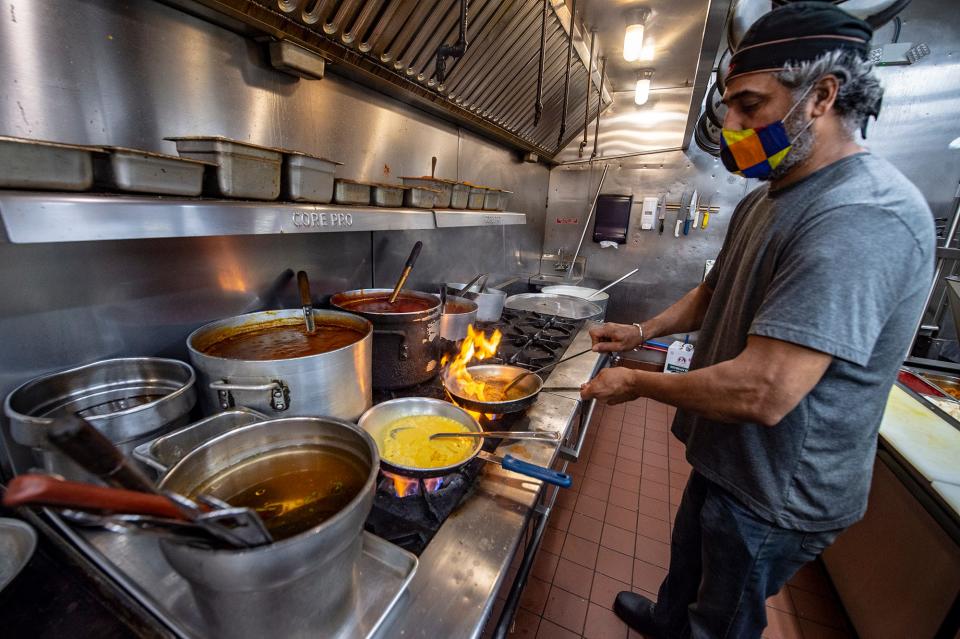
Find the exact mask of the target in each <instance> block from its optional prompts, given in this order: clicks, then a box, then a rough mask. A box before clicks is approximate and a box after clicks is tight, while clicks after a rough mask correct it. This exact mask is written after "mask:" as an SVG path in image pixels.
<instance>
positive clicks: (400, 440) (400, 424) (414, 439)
mask: <svg viewBox="0 0 960 639" xmlns="http://www.w3.org/2000/svg"><path fill="white" fill-rule="evenodd" d="M465 432H469V429H467V427H466V426H464V425H463V424H461V423H460V422H458V421H456V420H453V419H450V418H449V417H442V416H440V415H409V416H407V417H401V418H400V419H397V420H395V421H393V422H391V423H390V424H389V425H388V426H387V427H386V428H385V429H384V436H383V441H381V442H379V444H380V456H381V457H383V459H384V460H386V461H388V462H390V463H391V464H396V465H398V466H407V467H409V468H424V469H429V468H442V467H444V466H452V465H453V464H456V463H459V462H462V461H463V460H465V459H467V458H468V457H469V456H470V455H471V454H472V453H473V451H474V448H475V447H476V445H477V440H476V439H474V438H473V437H442V438H438V439H430V435H433V434H434V433H465Z"/></svg>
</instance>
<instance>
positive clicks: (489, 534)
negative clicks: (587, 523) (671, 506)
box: [376, 322, 604, 639]
mask: <svg viewBox="0 0 960 639" xmlns="http://www.w3.org/2000/svg"><path fill="white" fill-rule="evenodd" d="M594 325H595V324H594V323H592V322H587V324H586V325H585V326H584V327H583V328H582V329H581V330H580V332H579V333H578V334H577V337H576V338H575V339H574V341H573V342H572V343H571V344H570V346H569V347H568V349H567V352H577V351H578V350H583V349H584V348H587V347H588V346H589V344H590V336H589V335H588V333H587V332H588V330H589V328H590V327H591V326H594ZM603 361H604V360H603V359H602V358H601V357H600V356H599V355H597V354H593V353H590V354H587V355H583V356H581V357H578V358H576V359H574V360H571V361H569V362H565V363H563V364H561V365H560V366H558V367H557V368H556V370H555V371H554V372H553V373H552V374H551V375H550V378H549V380H548V381H547V386H548V387H556V386H579V385H580V384H582V383H583V382H586V381H587V380H589V379H590V378H591V377H592V376H593V374H594V373H595V371H596V369H597V368H598V367H600V366H602V365H603ZM580 408H581V402H580V401H579V395H578V394H577V393H575V392H559V393H553V392H543V393H541V394H540V397H539V398H538V399H537V403H536V404H534V405H533V407H532V408H530V409H529V410H528V411H527V414H526V415H525V417H524V418H523V420H524V422H523V423H521V424H518V425H517V426H518V428H517V429H518V430H523V429H529V430H537V431H549V432H558V433H561V434H563V435H564V436H567V437H569V436H571V435H573V434H574V433H573V432H572V431H573V430H575V426H576V424H577V423H578V417H577V416H578V414H579V412H580ZM576 434H577V435H579V433H576ZM507 453H509V454H512V455H514V456H515V457H520V458H522V459H525V460H527V461H531V462H533V463H535V464H540V465H544V466H550V465H553V464H555V463H556V462H557V461H558V458H559V456H560V448H559V447H558V446H556V445H555V444H548V443H541V442H530V441H525V442H515V443H513V444H510V445H501V446H500V447H499V448H498V449H497V454H498V455H504V454H507ZM543 489H544V485H543V484H542V483H541V482H539V481H537V480H534V479H529V478H526V477H522V476H520V475H517V474H515V473H512V472H510V471H505V470H502V469H501V468H499V467H498V466H494V465H487V467H486V468H485V469H484V472H483V474H482V475H481V476H480V481H479V486H478V487H477V488H476V491H475V492H474V494H473V495H472V496H471V497H470V498H469V499H468V500H467V501H466V503H464V504H463V505H462V506H461V507H460V508H459V509H458V510H456V511H455V512H454V513H453V514H452V515H451V516H450V517H449V518H448V519H447V520H446V522H444V524H443V526H442V527H441V528H440V530H439V531H438V532H437V534H436V536H435V537H434V538H433V539H432V540H431V541H430V543H429V545H428V546H427V548H426V550H425V551H424V552H423V554H421V555H420V566H419V568H418V569H417V574H416V575H415V576H414V578H413V581H411V582H410V586H409V588H408V590H407V593H406V594H405V595H404V596H403V597H401V599H400V601H399V602H397V604H396V606H395V607H394V609H393V611H392V612H391V613H390V615H389V616H388V617H387V619H386V620H385V622H384V623H383V625H382V626H381V628H380V630H379V632H378V634H377V635H376V636H377V637H378V638H383V639H386V638H387V637H390V638H394V637H404V638H410V637H427V638H429V639H437V638H445V637H457V638H458V639H459V638H467V637H479V636H480V633H481V632H482V631H483V627H484V625H485V623H486V622H487V618H488V616H489V615H490V612H491V610H492V609H493V604H494V599H495V598H496V595H497V592H498V591H499V589H500V587H501V585H502V583H503V581H504V579H505V577H506V575H507V572H508V568H509V566H510V562H511V560H512V558H513V555H514V552H515V550H516V548H517V546H518V544H520V543H521V541H522V540H523V536H524V529H525V527H526V525H527V522H528V521H529V519H530V517H531V515H532V513H533V512H534V511H533V508H534V506H535V505H536V503H537V500H538V497H539V496H540V494H541V491H542V490H543Z"/></svg>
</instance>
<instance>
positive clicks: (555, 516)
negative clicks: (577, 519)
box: [547, 506, 573, 532]
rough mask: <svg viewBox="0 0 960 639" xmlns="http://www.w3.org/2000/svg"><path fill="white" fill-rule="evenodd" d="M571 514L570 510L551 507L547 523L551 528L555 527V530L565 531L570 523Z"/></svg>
mask: <svg viewBox="0 0 960 639" xmlns="http://www.w3.org/2000/svg"><path fill="white" fill-rule="evenodd" d="M572 516H573V511H572V510H570V509H568V508H560V507H559V506H554V507H553V508H552V509H550V519H548V520H547V525H548V526H549V527H551V528H556V529H557V530H560V531H564V532H565V531H566V530H567V526H569V525H570V517H572Z"/></svg>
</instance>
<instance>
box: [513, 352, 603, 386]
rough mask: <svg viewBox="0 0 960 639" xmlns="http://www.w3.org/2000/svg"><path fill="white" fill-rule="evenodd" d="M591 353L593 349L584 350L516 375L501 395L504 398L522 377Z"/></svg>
mask: <svg viewBox="0 0 960 639" xmlns="http://www.w3.org/2000/svg"><path fill="white" fill-rule="evenodd" d="M592 352H593V349H592V348H588V349H587V350H585V351H580V352H579V353H575V354H573V355H571V356H569V357H564V358H563V359H561V360H558V361H556V362H554V363H553V364H547V365H546V366H541V367H540V368H537V369H534V370H532V371H526V372H524V373H520V374H519V375H517V376H516V377H514V378H513V379H512V380H510V383H509V384H507V385H506V386H505V387H504V388H503V391H502V392H503V395H504V397H506V395H507V391H508V390H510V389H511V388H513V387H514V386H515V385H516V383H517V382H519V381H520V380H521V379H523V378H524V377H527V376H528V375H534V374H536V373H540V372H542V371H545V370H547V369H550V368H553V367H554V366H557V365H559V364H563V363H564V362H567V361H570V360H571V359H573V358H574V357H580V356H581V355H586V354H587V353H592Z"/></svg>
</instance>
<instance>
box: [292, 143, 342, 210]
mask: <svg viewBox="0 0 960 639" xmlns="http://www.w3.org/2000/svg"><path fill="white" fill-rule="evenodd" d="M279 150H280V151H282V152H283V172H282V175H281V180H280V186H281V189H280V191H281V193H282V194H283V199H284V200H288V201H291V202H314V203H316V204H327V203H329V202H330V200H332V199H333V182H334V176H335V174H336V169H337V166H339V165H342V164H343V163H342V162H336V161H334V160H328V159H327V158H323V157H320V156H318V155H310V154H309V153H303V152H302V151H290V150H287V149H279Z"/></svg>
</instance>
